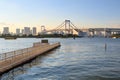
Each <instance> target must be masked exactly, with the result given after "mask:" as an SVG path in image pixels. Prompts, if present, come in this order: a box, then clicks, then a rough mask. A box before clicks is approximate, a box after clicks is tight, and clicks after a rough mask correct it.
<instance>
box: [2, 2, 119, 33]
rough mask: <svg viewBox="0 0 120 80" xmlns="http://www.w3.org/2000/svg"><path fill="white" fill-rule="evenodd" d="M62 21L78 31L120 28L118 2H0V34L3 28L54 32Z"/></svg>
mask: <svg viewBox="0 0 120 80" xmlns="http://www.w3.org/2000/svg"><path fill="white" fill-rule="evenodd" d="M65 19H68V20H71V22H72V23H74V25H76V26H77V27H78V28H89V27H106V28H107V27H113V28H115V27H118V28H120V0H0V31H1V32H2V29H3V27H10V30H11V31H15V29H16V28H21V29H22V28H23V27H25V26H28V27H31V28H32V27H37V29H38V31H39V30H40V26H41V25H45V27H46V29H53V28H55V27H57V26H58V25H60V24H61V23H62V22H63V21H64V20H65Z"/></svg>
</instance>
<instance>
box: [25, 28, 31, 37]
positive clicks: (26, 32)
mask: <svg viewBox="0 0 120 80" xmlns="http://www.w3.org/2000/svg"><path fill="white" fill-rule="evenodd" d="M24 34H26V35H27V36H28V35H30V34H31V31H30V27H24Z"/></svg>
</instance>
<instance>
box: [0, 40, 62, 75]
mask: <svg viewBox="0 0 120 80" xmlns="http://www.w3.org/2000/svg"><path fill="white" fill-rule="evenodd" d="M59 46H60V43H59V42H57V43H53V44H50V43H48V41H43V42H37V43H33V46H32V47H29V48H25V49H21V50H16V51H12V52H7V53H3V54H0V75H1V74H3V73H5V72H7V71H9V70H11V69H13V68H15V67H18V66H19V65H22V64H24V63H26V62H29V61H30V60H32V59H34V58H35V57H37V56H39V55H40V54H43V53H46V52H48V51H51V50H53V49H55V48H57V47H59Z"/></svg>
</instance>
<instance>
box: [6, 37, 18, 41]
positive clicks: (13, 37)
mask: <svg viewBox="0 0 120 80" xmlns="http://www.w3.org/2000/svg"><path fill="white" fill-rule="evenodd" d="M5 39H6V40H7V39H17V37H5Z"/></svg>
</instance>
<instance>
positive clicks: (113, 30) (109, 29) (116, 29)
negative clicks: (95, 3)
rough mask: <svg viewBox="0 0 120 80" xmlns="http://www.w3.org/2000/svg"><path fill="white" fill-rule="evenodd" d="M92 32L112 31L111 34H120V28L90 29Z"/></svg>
mask: <svg viewBox="0 0 120 80" xmlns="http://www.w3.org/2000/svg"><path fill="white" fill-rule="evenodd" d="M88 30H89V31H90V32H92V31H110V32H120V28H89V29H88Z"/></svg>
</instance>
